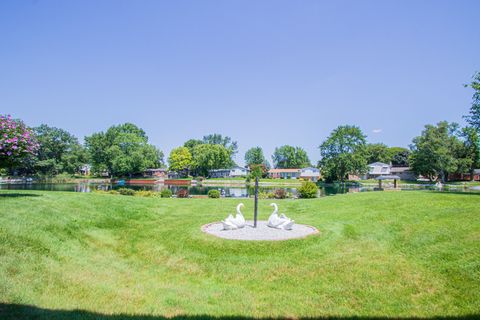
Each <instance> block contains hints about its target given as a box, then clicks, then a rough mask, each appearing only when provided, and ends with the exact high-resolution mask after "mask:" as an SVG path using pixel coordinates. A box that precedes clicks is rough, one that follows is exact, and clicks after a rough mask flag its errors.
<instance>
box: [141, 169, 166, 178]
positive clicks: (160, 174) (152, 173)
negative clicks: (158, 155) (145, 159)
mask: <svg viewBox="0 0 480 320" xmlns="http://www.w3.org/2000/svg"><path fill="white" fill-rule="evenodd" d="M144 175H145V176H146V177H152V178H153V177H155V178H165V177H166V176H167V169H165V168H155V169H147V170H145V174H144Z"/></svg>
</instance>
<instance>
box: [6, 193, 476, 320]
mask: <svg viewBox="0 0 480 320" xmlns="http://www.w3.org/2000/svg"><path fill="white" fill-rule="evenodd" d="M242 202H244V203H245V208H244V210H243V212H244V213H245V216H246V218H249V219H250V218H251V214H252V212H253V201H252V200H248V199H244V200H242ZM479 202H480V196H479V195H468V194H446V193H434V192H415V191H411V192H387V193H385V192H378V193H374V192H372V193H356V194H346V195H339V196H334V197H327V198H322V199H313V200H281V201H280V202H279V203H280V204H281V207H282V208H284V209H285V213H286V214H287V215H289V216H290V215H291V216H293V217H295V219H296V220H298V221H301V222H302V223H305V224H308V225H312V226H314V227H316V228H318V230H319V234H317V235H313V236H310V237H308V238H305V239H298V240H289V241H277V242H248V241H246V242H241V241H240V242H239V241H232V240H224V239H219V238H215V237H213V236H210V235H207V234H205V233H203V232H202V231H201V230H200V227H201V226H202V225H203V224H205V223H208V222H211V221H218V220H221V219H222V218H224V217H225V215H226V214H227V213H229V211H233V210H232V208H234V207H235V205H236V204H237V203H238V200H233V199H223V200H213V199H211V200H208V199H189V200H186V199H161V198H137V197H119V196H115V195H108V194H95V193H91V194H80V193H65V192H44V191H23V192H22V191H2V192H1V193H0V252H1V254H0V316H1V318H2V319H17V318H26V317H27V315H29V316H32V317H35V316H36V317H35V319H51V318H55V317H56V319H59V318H62V319H63V318H64V319H69V318H73V317H76V318H75V319H84V318H86V319H94V318H95V319H96V317H98V318H99V319H104V318H105V319H110V316H108V315H118V317H116V316H115V317H112V319H115V320H117V319H121V317H120V316H119V315H125V318H126V319H136V317H132V315H137V316H138V318H140V316H139V315H157V316H175V315H186V316H193V315H205V316H209V317H210V316H212V317H213V316H216V317H220V316H245V317H250V316H251V317H282V318H284V317H292V318H295V317H317V316H359V317H362V316H390V317H414V316H415V317H432V316H460V315H478V314H480V306H479V304H478V301H480V267H479V266H480V238H479V236H480V207H479V206H478V203H479ZM269 204H270V201H268V200H265V201H260V204H259V219H263V220H265V219H267V218H268V216H269V214H270V213H271V212H272V208H271V207H270V206H269ZM79 310H83V311H79ZM127 315H129V316H127ZM147 319H148V318H147Z"/></svg>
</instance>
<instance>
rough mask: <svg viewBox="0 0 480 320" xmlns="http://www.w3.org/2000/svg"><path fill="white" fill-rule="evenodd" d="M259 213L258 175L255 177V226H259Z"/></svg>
mask: <svg viewBox="0 0 480 320" xmlns="http://www.w3.org/2000/svg"><path fill="white" fill-rule="evenodd" d="M257 213H258V176H257V177H255V207H254V211H253V227H254V228H256V227H257Z"/></svg>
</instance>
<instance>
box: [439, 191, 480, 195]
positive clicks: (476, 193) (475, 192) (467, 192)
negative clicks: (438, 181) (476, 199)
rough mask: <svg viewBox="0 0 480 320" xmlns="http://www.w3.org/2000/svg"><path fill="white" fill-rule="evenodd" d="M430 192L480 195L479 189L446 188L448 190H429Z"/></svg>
mask: <svg viewBox="0 0 480 320" xmlns="http://www.w3.org/2000/svg"><path fill="white" fill-rule="evenodd" d="M430 192H432V193H443V194H463V195H473V196H480V191H454V190H448V191H436V190H434V191H430Z"/></svg>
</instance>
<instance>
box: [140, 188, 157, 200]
mask: <svg viewBox="0 0 480 320" xmlns="http://www.w3.org/2000/svg"><path fill="white" fill-rule="evenodd" d="M135 195H136V196H139V197H145V198H151V197H156V196H157V193H156V192H153V191H148V190H141V191H137V193H136V194H135Z"/></svg>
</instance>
